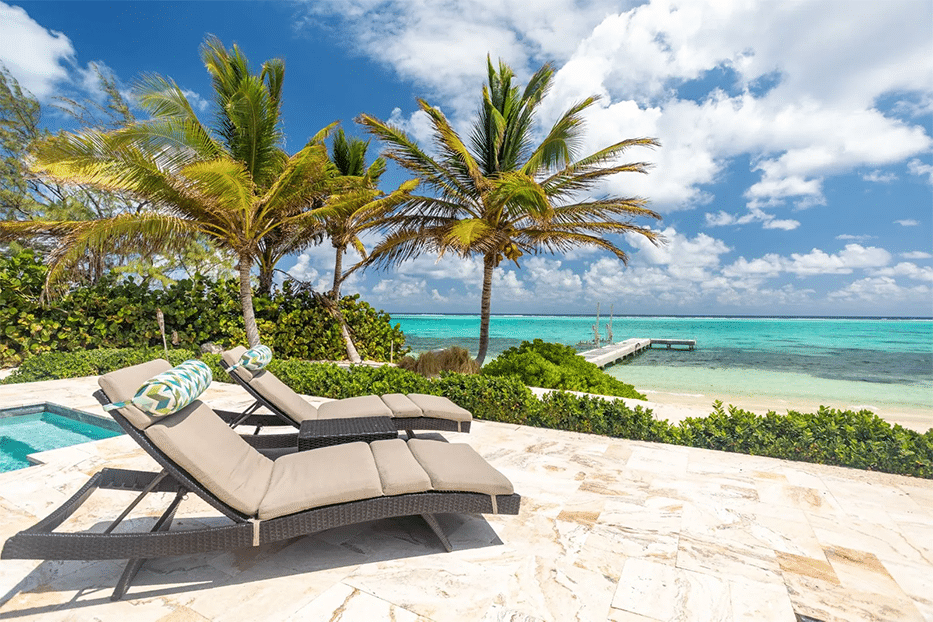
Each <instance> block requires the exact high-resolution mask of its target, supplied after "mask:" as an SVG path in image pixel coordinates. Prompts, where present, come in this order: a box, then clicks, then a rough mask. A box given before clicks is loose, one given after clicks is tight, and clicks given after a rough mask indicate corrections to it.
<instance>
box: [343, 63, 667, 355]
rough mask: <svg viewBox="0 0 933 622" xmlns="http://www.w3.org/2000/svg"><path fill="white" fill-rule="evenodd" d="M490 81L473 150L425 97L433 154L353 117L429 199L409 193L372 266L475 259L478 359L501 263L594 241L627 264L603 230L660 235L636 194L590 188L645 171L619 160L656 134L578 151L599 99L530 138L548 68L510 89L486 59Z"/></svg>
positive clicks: (505, 71)
mask: <svg viewBox="0 0 933 622" xmlns="http://www.w3.org/2000/svg"><path fill="white" fill-rule="evenodd" d="M487 65H488V73H489V81H488V84H487V85H485V86H484V87H483V99H482V104H481V107H480V110H479V115H478V117H477V119H476V120H475V122H474V124H473V130H472V135H471V140H470V145H469V147H468V146H467V144H466V143H465V142H464V141H463V139H462V138H461V137H460V136H459V135H458V134H457V132H456V131H455V130H454V129H453V127H452V126H451V125H450V123H449V122H448V121H447V119H446V117H445V116H444V114H443V113H442V112H441V111H440V110H439V109H437V108H434V107H432V106H431V105H429V104H428V103H427V102H426V101H424V100H422V99H419V100H418V105H419V107H420V108H421V110H422V111H423V112H424V113H425V114H427V116H428V118H429V119H430V121H431V125H432V128H433V138H434V147H435V149H436V152H437V153H436V155H431V154H429V153H428V152H427V151H426V150H424V149H422V148H421V147H420V146H419V145H418V144H417V143H416V142H415V141H414V140H413V139H411V138H410V137H409V136H408V135H406V134H405V133H404V132H403V131H401V130H400V129H398V128H395V127H393V126H390V125H388V124H387V123H385V122H383V121H380V120H379V119H376V118H375V117H372V116H370V115H366V114H364V115H361V116H360V117H359V118H358V119H357V121H358V122H359V123H361V124H362V125H364V126H365V127H366V128H367V129H368V130H369V131H370V132H371V133H372V134H373V135H374V136H376V137H378V138H379V139H380V140H381V141H382V142H383V143H385V145H386V150H385V151H384V154H385V155H386V156H387V157H389V158H391V159H392V160H394V161H395V162H397V163H398V164H400V165H401V166H403V167H404V168H406V169H408V170H409V171H411V172H412V173H414V174H415V175H417V176H418V177H420V178H421V180H422V181H423V182H424V183H425V184H426V186H427V187H429V188H431V189H432V190H433V191H434V193H435V195H434V196H413V197H411V198H410V199H409V201H408V202H407V203H406V205H405V206H404V207H403V208H402V209H401V210H399V213H398V214H397V215H395V216H393V217H392V219H391V221H390V223H391V225H392V230H391V232H390V234H389V235H388V236H387V237H386V238H385V240H384V241H383V242H381V243H380V244H379V245H377V246H376V247H375V248H374V249H373V251H372V253H371V263H373V264H375V265H381V266H389V265H393V264H396V263H399V262H402V261H405V260H407V259H410V258H413V257H415V256H416V255H418V254H420V253H422V252H436V253H438V254H440V255H443V254H445V253H448V252H451V253H457V254H459V255H460V256H462V257H468V256H473V255H475V256H480V257H482V261H483V290H482V299H481V305H480V337H479V352H478V354H477V357H476V360H477V362H478V363H479V364H480V365H482V363H483V360H484V359H485V358H486V351H487V348H488V346H489V315H490V301H491V295H492V278H493V271H494V270H495V268H496V267H497V266H498V265H499V264H501V263H502V262H503V261H505V260H508V261H512V262H514V263H515V264H516V265H518V260H519V258H520V257H521V256H522V255H524V254H527V253H532V254H536V253H539V252H542V251H544V252H551V253H555V252H563V251H567V250H570V249H571V248H574V247H578V246H595V247H597V248H602V249H605V250H607V251H609V252H611V253H613V254H614V255H615V256H616V257H618V258H620V259H621V260H623V261H626V259H627V256H626V254H625V252H624V251H623V250H622V249H621V248H619V247H618V246H617V245H616V243H615V242H613V241H612V240H609V239H607V238H606V237H605V236H606V235H608V234H622V233H635V234H638V235H642V236H644V237H646V238H648V239H649V240H651V241H653V242H657V241H658V238H657V234H656V233H655V232H653V231H652V230H651V229H650V228H648V227H647V226H642V225H639V224H637V223H636V222H635V221H634V219H635V218H636V217H647V218H660V216H659V215H658V214H657V213H655V212H653V211H651V210H650V209H648V208H647V207H646V204H647V201H646V200H645V199H643V198H639V197H617V196H603V197H600V198H593V197H591V196H589V195H588V194H586V193H587V192H589V191H592V190H594V189H595V188H596V187H597V186H598V184H599V183H600V182H601V181H602V180H603V179H605V178H606V177H608V176H610V175H614V174H616V173H623V172H636V173H646V172H647V170H648V167H649V165H648V164H647V163H645V162H630V163H619V162H618V159H619V157H620V156H621V155H622V154H623V152H625V151H626V150H628V149H630V148H632V147H638V146H645V147H653V146H658V145H659V143H658V141H657V140H655V139H653V138H632V139H625V140H621V141H619V142H616V143H614V144H612V145H609V146H608V147H606V148H604V149H601V150H599V151H596V152H595V153H592V154H590V155H587V156H585V157H582V158H578V157H576V156H577V154H576V153H575V147H576V145H577V144H578V142H579V141H580V138H581V136H582V130H583V118H582V114H583V112H584V111H585V110H586V109H587V108H588V107H590V106H591V105H593V104H594V103H595V102H596V98H595V97H588V98H586V99H584V100H583V101H581V102H580V103H578V104H576V105H574V106H572V107H571V108H570V109H568V110H567V111H566V112H564V114H563V115H562V116H561V117H560V119H558V121H557V122H556V123H555V124H554V125H553V127H551V128H550V130H549V131H548V133H547V134H546V135H545V137H544V139H543V140H542V141H541V142H540V143H538V144H537V145H535V144H534V141H533V132H534V121H535V111H536V109H537V107H538V105H539V104H540V103H541V100H542V98H543V97H544V96H545V94H546V93H547V91H548V89H549V87H550V85H551V82H552V79H553V76H554V71H553V69H552V68H551V66H550V64H545V65H544V66H543V67H541V69H539V70H538V71H537V72H536V73H535V74H534V75H533V76H532V77H531V79H530V80H529V82H528V84H527V86H526V87H525V89H524V91H520V89H519V87H517V86H514V87H513V86H512V79H513V77H514V74H513V72H512V70H511V69H510V68H509V67H508V66H507V65H506V64H505V63H503V62H501V61H500V63H499V67H498V69H496V67H495V66H494V65H493V64H492V61H491V60H489V59H488V58H487Z"/></svg>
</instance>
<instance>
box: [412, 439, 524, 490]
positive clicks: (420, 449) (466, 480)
mask: <svg viewBox="0 0 933 622" xmlns="http://www.w3.org/2000/svg"><path fill="white" fill-rule="evenodd" d="M408 449H410V450H411V453H412V455H413V456H414V457H415V459H416V460H417V461H418V463H419V464H420V465H421V468H423V469H424V470H425V472H427V474H428V477H430V478H431V485H432V487H433V488H434V490H458V491H461V492H479V493H482V494H486V495H510V494H512V492H513V491H514V489H513V488H512V482H510V481H509V480H508V478H507V477H506V476H505V475H503V474H502V473H500V472H499V471H497V470H496V469H494V468H493V467H492V465H490V464H489V463H488V462H486V461H485V460H484V459H483V457H482V456H480V455H479V454H478V453H476V451H475V450H474V449H473V448H472V447H470V446H469V445H464V444H461V443H441V442H438V441H429V440H425V439H417V438H416V439H412V440H410V441H408Z"/></svg>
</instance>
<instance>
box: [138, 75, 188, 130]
mask: <svg viewBox="0 0 933 622" xmlns="http://www.w3.org/2000/svg"><path fill="white" fill-rule="evenodd" d="M134 91H135V95H136V101H138V102H139V105H140V106H141V107H142V108H143V109H144V110H145V111H146V112H148V113H149V114H150V115H152V116H153V117H155V118H176V119H191V120H194V121H197V120H198V116H197V115H196V114H195V112H194V109H193V108H192V107H191V103H190V102H189V101H188V98H187V97H186V96H185V94H184V92H183V91H182V90H181V87H179V86H178V85H177V84H176V83H175V81H174V80H170V79H168V78H163V77H162V76H160V75H158V74H154V73H145V74H143V75H142V77H141V78H140V79H139V81H138V82H137V83H136V85H135V86H134Z"/></svg>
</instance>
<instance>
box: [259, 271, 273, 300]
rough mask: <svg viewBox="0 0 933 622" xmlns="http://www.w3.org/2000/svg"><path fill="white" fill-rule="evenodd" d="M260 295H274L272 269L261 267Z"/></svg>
mask: <svg viewBox="0 0 933 622" xmlns="http://www.w3.org/2000/svg"><path fill="white" fill-rule="evenodd" d="M258 293H260V294H265V295H267V296H268V295H270V294H271V293H272V269H271V268H266V267H265V266H259V290H258Z"/></svg>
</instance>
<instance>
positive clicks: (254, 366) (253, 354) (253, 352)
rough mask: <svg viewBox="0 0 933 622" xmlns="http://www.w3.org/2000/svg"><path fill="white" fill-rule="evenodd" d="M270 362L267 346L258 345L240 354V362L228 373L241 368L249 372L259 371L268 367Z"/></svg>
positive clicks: (270, 357) (269, 350)
mask: <svg viewBox="0 0 933 622" xmlns="http://www.w3.org/2000/svg"><path fill="white" fill-rule="evenodd" d="M271 360H272V350H271V349H270V348H269V346H264V345H258V346H256V347H255V348H250V349H249V350H247V351H246V352H244V353H243V354H241V355H240V360H239V361H237V362H236V364H235V365H233V366H231V367H230V371H233V370H234V369H236V368H237V367H242V368H244V369H248V370H250V371H259V370H260V369H262V368H263V367H265V366H266V365H268V364H269V362H270V361H271Z"/></svg>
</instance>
